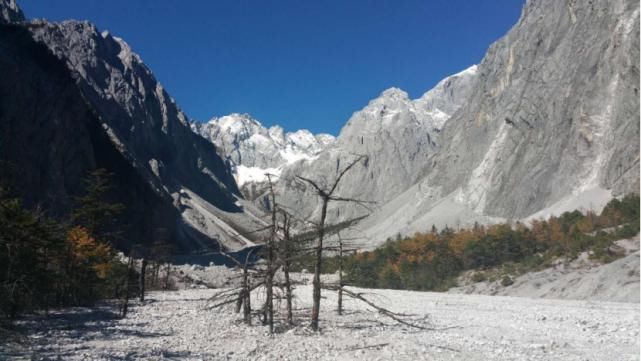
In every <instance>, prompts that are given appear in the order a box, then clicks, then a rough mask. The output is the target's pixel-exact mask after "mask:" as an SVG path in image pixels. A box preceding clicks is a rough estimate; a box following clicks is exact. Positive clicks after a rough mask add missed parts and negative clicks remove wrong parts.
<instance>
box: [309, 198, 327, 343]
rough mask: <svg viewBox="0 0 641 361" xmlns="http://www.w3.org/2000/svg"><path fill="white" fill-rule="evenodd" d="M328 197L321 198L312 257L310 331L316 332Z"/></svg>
mask: <svg viewBox="0 0 641 361" xmlns="http://www.w3.org/2000/svg"><path fill="white" fill-rule="evenodd" d="M328 203H329V197H323V208H322V209H321V220H320V223H319V226H318V227H319V228H318V241H317V243H316V250H315V257H314V261H315V263H314V279H313V281H312V287H313V288H314V290H313V293H312V322H311V326H312V330H314V331H318V315H319V314H320V300H321V282H320V274H321V269H322V266H323V237H324V236H325V218H326V217H327V204H328Z"/></svg>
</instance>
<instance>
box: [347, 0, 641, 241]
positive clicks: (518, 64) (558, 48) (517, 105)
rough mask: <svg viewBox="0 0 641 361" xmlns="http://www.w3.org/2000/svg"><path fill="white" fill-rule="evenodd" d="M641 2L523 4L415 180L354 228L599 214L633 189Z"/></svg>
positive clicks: (401, 228) (374, 237)
mask: <svg viewBox="0 0 641 361" xmlns="http://www.w3.org/2000/svg"><path fill="white" fill-rule="evenodd" d="M638 44H639V4H638V2H635V1H631V0H616V1H590V2H582V1H556V0H530V1H528V2H527V4H526V5H525V7H524V9H523V14H522V16H521V18H520V20H519V22H518V23H517V24H516V25H515V26H514V27H513V29H512V30H511V31H510V32H509V33H508V34H507V35H506V36H505V37H504V38H502V39H500V40H499V41H497V42H496V43H495V44H493V45H492V46H491V47H490V49H489V50H488V52H487V54H486V56H485V58H484V59H483V61H482V63H481V64H480V65H479V67H478V69H477V73H478V75H477V76H478V80H477V81H476V83H475V84H474V86H473V88H472V89H471V90H470V97H469V100H468V101H467V102H466V103H465V104H464V105H463V106H462V107H461V108H460V109H459V110H458V111H457V112H456V113H455V114H454V115H453V116H452V118H451V119H450V120H448V121H447V123H446V124H445V126H444V128H443V131H442V132H441V134H440V135H439V143H440V145H441V148H440V149H439V150H438V152H437V153H436V154H435V155H434V157H432V158H431V159H430V160H429V163H428V164H427V166H426V167H425V168H424V169H423V174H424V175H425V176H424V177H422V178H421V179H420V180H419V181H418V182H416V184H414V185H413V186H412V187H410V188H409V189H408V190H406V191H405V192H403V193H402V194H400V195H398V196H397V197H396V198H394V199H393V200H392V201H390V202H388V203H387V204H385V205H384V206H382V207H381V208H380V209H379V210H377V211H376V212H375V213H374V214H373V215H372V216H371V217H369V218H368V219H367V220H365V221H364V222H362V223H361V224H360V225H359V227H360V229H359V234H361V235H365V236H366V237H369V239H370V240H371V242H372V243H370V244H369V245H368V246H373V245H375V244H377V243H379V242H382V241H384V239H385V238H386V237H390V236H394V235H395V234H397V233H402V234H411V233H413V232H416V231H425V230H427V229H429V227H431V225H432V224H435V225H437V226H438V227H443V226H445V225H449V226H464V225H470V224H471V223H473V222H475V221H478V222H481V223H492V222H498V221H503V220H505V219H519V218H524V217H527V216H530V215H532V214H533V215H532V216H530V217H529V218H531V217H535V218H536V217H546V216H549V215H550V214H559V213H561V212H563V211H566V210H573V209H577V208H584V209H589V208H597V209H598V208H599V207H601V206H603V205H604V204H605V202H607V201H608V200H609V199H610V198H611V197H612V196H613V195H617V194H622V193H628V192H638V191H639V90H638V84H639V68H638V64H639V45H638Z"/></svg>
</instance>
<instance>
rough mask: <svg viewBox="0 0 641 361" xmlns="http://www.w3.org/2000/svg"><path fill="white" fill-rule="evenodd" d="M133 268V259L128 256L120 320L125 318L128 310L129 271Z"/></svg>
mask: <svg viewBox="0 0 641 361" xmlns="http://www.w3.org/2000/svg"><path fill="white" fill-rule="evenodd" d="M133 268H134V258H133V256H131V255H130V256H129V261H128V262H127V272H126V274H125V294H124V299H123V302H122V307H121V309H120V317H122V318H125V317H127V311H128V309H129V296H130V292H131V287H130V286H131V285H130V283H131V282H130V279H131V270H132V269H133Z"/></svg>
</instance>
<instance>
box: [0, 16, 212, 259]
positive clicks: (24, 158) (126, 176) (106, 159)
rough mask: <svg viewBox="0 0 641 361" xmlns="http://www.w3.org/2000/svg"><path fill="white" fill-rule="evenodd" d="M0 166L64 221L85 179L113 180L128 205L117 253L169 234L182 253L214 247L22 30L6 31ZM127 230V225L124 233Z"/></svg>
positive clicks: (118, 197) (0, 54)
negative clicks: (95, 174) (104, 176)
mask: <svg viewBox="0 0 641 361" xmlns="http://www.w3.org/2000/svg"><path fill="white" fill-rule="evenodd" d="M0 79H2V81H0V161H1V163H0V167H1V168H2V175H3V178H5V179H6V180H8V182H9V183H10V184H11V185H12V192H13V193H14V194H15V195H16V196H19V197H20V198H22V199H23V200H24V202H25V204H26V205H27V206H29V207H40V208H42V209H44V210H45V211H47V213H48V214H49V215H51V216H54V217H57V218H65V217H66V216H67V215H68V213H69V211H70V208H71V207H72V206H73V200H72V199H73V196H76V195H79V194H81V193H82V190H83V184H82V179H83V178H84V177H85V176H86V175H87V174H88V172H90V171H91V170H94V169H96V168H105V169H107V170H108V171H110V172H112V173H113V174H114V177H113V186H114V187H113V191H112V192H111V194H110V195H109V197H110V199H111V200H112V201H115V202H120V203H123V204H124V205H125V206H126V211H125V213H124V214H122V216H121V219H120V220H119V222H118V223H119V230H122V231H124V233H123V237H122V239H121V240H120V241H119V242H118V243H119V244H118V246H119V247H120V248H122V249H127V248H128V247H129V246H130V245H132V244H138V243H143V244H144V243H149V242H152V241H154V239H153V238H152V237H154V235H155V234H157V231H158V230H160V229H164V230H166V231H165V233H166V234H167V235H168V237H169V238H170V240H171V241H173V242H175V245H176V246H177V248H178V250H183V251H187V250H193V249H197V248H202V247H203V246H207V247H209V248H212V247H216V244H215V242H213V241H212V240H210V239H209V238H207V237H205V236H204V235H198V234H197V232H194V230H193V229H190V227H188V226H187V225H185V224H183V222H182V220H181V217H180V213H179V212H178V210H177V209H176V208H175V207H174V206H173V205H172V199H171V198H170V197H166V196H162V195H160V194H158V193H157V192H155V191H154V190H153V189H152V188H151V187H150V186H149V184H148V183H147V182H146V180H145V179H144V178H143V177H141V176H140V174H139V173H138V170H137V169H136V168H135V167H134V166H132V165H131V163H130V162H129V160H128V159H126V158H125V157H124V156H123V155H122V154H121V152H120V151H119V150H118V149H117V148H116V146H115V145H114V144H113V143H112V141H111V139H110V138H109V137H108V135H107V134H106V132H105V130H104V129H103V126H102V124H101V122H100V119H99V116H98V115H97V112H96V111H95V109H93V108H92V107H91V106H90V105H89V103H88V102H87V101H86V100H85V99H84V98H83V96H82V94H81V92H80V91H79V90H78V88H77V86H76V83H75V81H74V79H73V77H72V76H71V74H70V72H69V70H68V69H67V67H66V65H65V64H64V63H63V62H61V61H60V60H59V59H58V58H56V57H55V56H54V55H53V54H51V52H50V51H49V50H48V49H47V47H46V46H44V45H43V44H41V43H38V42H36V41H34V40H33V38H32V36H31V33H30V32H29V31H28V30H27V29H26V28H24V27H22V26H17V25H2V26H1V27H0ZM122 225H125V226H124V227H123V226H122Z"/></svg>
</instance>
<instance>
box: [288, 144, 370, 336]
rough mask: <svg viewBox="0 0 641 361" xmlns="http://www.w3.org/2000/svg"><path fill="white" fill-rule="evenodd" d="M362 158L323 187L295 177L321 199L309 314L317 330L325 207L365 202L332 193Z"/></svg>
mask: <svg viewBox="0 0 641 361" xmlns="http://www.w3.org/2000/svg"><path fill="white" fill-rule="evenodd" d="M363 159H366V157H365V156H362V155H361V156H358V157H357V158H356V159H355V160H353V161H352V162H351V163H349V164H348V165H347V167H345V168H344V169H343V170H342V171H340V172H339V173H338V176H337V177H336V179H335V180H334V182H333V183H332V184H331V185H330V186H327V187H323V186H321V185H319V184H318V183H317V182H316V181H314V180H312V179H309V178H306V177H302V176H297V177H296V179H298V180H300V181H302V182H304V183H307V184H309V185H310V186H312V187H313V188H314V190H315V192H316V195H317V196H318V197H319V198H320V200H321V214H320V220H319V222H318V224H317V225H316V237H317V241H316V250H315V254H314V278H313V281H312V287H313V294H312V300H313V303H312V315H311V328H312V330H314V331H318V316H319V314H320V300H321V282H320V273H321V268H322V262H323V240H324V237H325V222H326V219H327V207H328V205H329V203H330V202H331V201H341V202H353V203H359V204H363V203H366V202H364V201H360V200H357V199H352V198H346V197H340V196H336V195H335V194H334V193H335V192H336V188H338V185H339V184H340V181H341V179H342V178H343V176H345V174H347V172H349V170H350V169H352V168H353V167H354V166H355V165H356V164H358V163H359V162H361V161H362V160H363Z"/></svg>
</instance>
